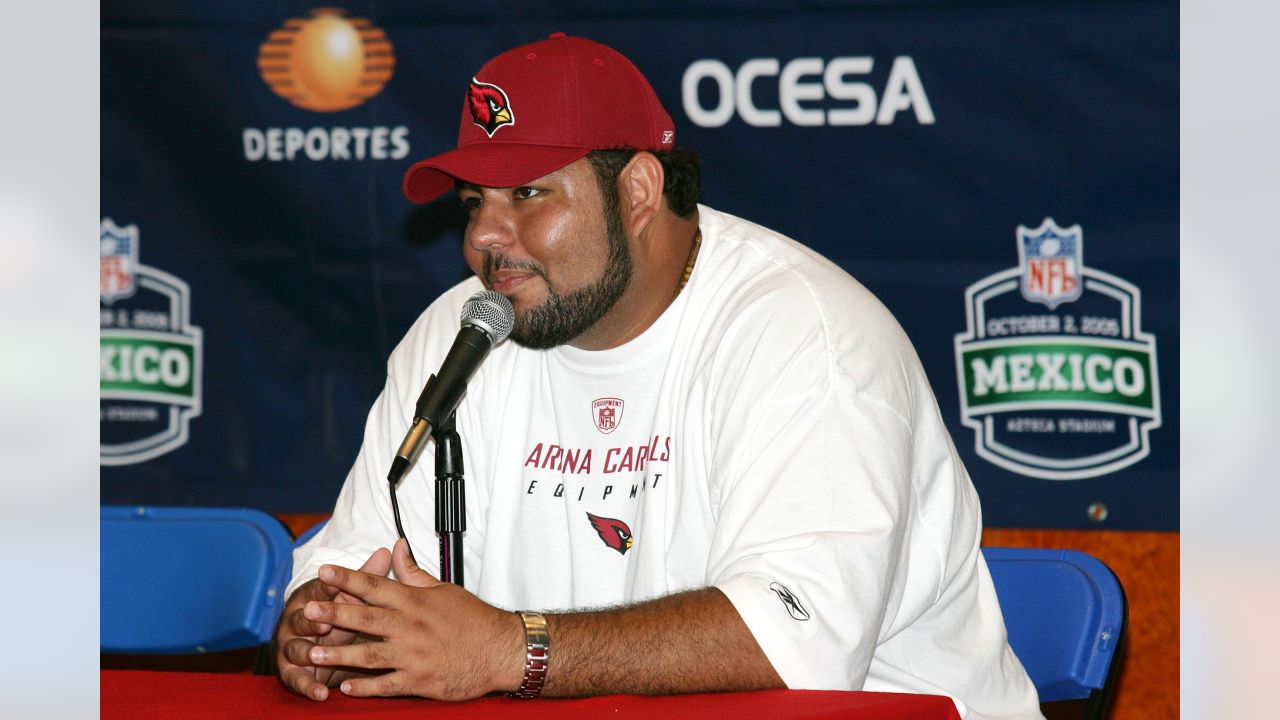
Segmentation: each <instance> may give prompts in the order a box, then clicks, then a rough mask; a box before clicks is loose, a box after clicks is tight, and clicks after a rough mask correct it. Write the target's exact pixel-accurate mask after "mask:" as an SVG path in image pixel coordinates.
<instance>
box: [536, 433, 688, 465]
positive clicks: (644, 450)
mask: <svg viewBox="0 0 1280 720" xmlns="http://www.w3.org/2000/svg"><path fill="white" fill-rule="evenodd" d="M593 454H594V456H596V457H598V456H599V455H601V454H603V456H604V461H603V464H602V465H601V468H600V471H601V472H602V473H603V474H606V475H609V474H612V473H619V472H643V471H644V466H645V464H646V463H648V462H650V461H652V462H667V461H668V460H669V459H671V436H670V435H667V436H666V437H663V436H661V435H654V436H653V439H652V440H650V441H649V443H648V444H647V445H634V446H631V445H628V446H625V447H611V448H608V449H607V450H604V451H603V453H601V452H600V449H599V448H569V447H561V446H560V445H558V444H556V443H549V442H540V443H538V444H537V445H535V446H534V447H533V450H531V451H530V452H529V456H528V457H527V458H526V459H525V461H524V466H525V467H534V468H537V469H539V470H554V471H556V472H559V473H561V474H564V475H590V474H591V472H592V465H591V463H592V460H593Z"/></svg>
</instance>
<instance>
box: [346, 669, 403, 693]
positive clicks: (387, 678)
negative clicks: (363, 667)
mask: <svg viewBox="0 0 1280 720" xmlns="http://www.w3.org/2000/svg"><path fill="white" fill-rule="evenodd" d="M408 677H409V676H408V675H407V674H406V673H404V672H403V671H399V670H397V671H396V672H389V673H387V674H385V675H377V676H375V677H367V678H347V679H346V680H343V681H342V685H341V686H339V689H341V690H342V692H343V694H345V695H350V696H352V697H400V696H403V695H410V694H412V693H410V692H409V685H408V682H407V681H408Z"/></svg>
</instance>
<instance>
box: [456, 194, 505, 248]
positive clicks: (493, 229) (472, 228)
mask: <svg viewBox="0 0 1280 720" xmlns="http://www.w3.org/2000/svg"><path fill="white" fill-rule="evenodd" d="M501 205H502V204H501V203H500V202H485V203H482V204H481V205H480V207H479V208H477V209H476V211H475V215H474V216H473V217H472V219H471V223H470V224H469V225H468V226H467V244H468V245H470V246H471V248H472V249H474V250H476V251H478V252H493V251H495V250H503V249H506V248H508V247H510V246H511V245H513V244H514V243H515V238H516V234H515V223H514V221H513V218H512V216H511V213H509V212H507V211H506V210H505V209H504V208H503V207H502V206H501Z"/></svg>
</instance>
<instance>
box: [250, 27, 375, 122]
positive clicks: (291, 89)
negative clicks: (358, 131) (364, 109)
mask: <svg viewBox="0 0 1280 720" xmlns="http://www.w3.org/2000/svg"><path fill="white" fill-rule="evenodd" d="M344 12H345V11H343V10H338V9H335V8H317V9H315V10H312V11H311V17H310V18H307V19H302V18H290V19H288V20H286V21H285V22H284V25H283V26H282V27H281V28H280V29H277V30H272V31H271V34H270V35H269V36H268V37H267V41H266V42H264V43H262V46H261V47H260V48H259V49H258V71H259V72H261V73H262V79H263V80H264V81H265V82H266V83H267V85H269V86H270V87H271V90H272V91H273V92H275V94H277V95H279V96H280V97H282V98H284V99H285V100H288V101H289V102H291V103H293V104H294V105H297V106H298V107H300V108H304V109H306V110H314V111H316V112H338V111H339V110H347V109H350V108H353V107H356V106H357V105H360V104H362V103H364V101H366V100H368V99H369V98H371V97H373V96H374V95H377V94H378V93H379V92H381V91H382V88H383V87H384V86H385V85H386V84H387V81H389V80H390V79H391V74H392V71H393V70H394V69H395V65H396V56H395V52H394V51H393V50H392V48H391V42H390V41H389V40H387V35H386V33H384V32H383V31H382V30H380V29H379V28H376V27H374V26H373V25H372V24H371V23H370V22H369V21H368V20H365V19H363V18H346V17H343V14H344Z"/></svg>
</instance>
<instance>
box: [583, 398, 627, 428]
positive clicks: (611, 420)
mask: <svg viewBox="0 0 1280 720" xmlns="http://www.w3.org/2000/svg"><path fill="white" fill-rule="evenodd" d="M624 404H625V403H623V402H622V400H620V399H618V398H599V399H596V400H593V401H591V418H592V419H593V420H595V423H596V429H597V430H599V431H600V432H602V433H604V434H605V435H608V434H609V433H611V432H613V431H614V430H616V429H618V425H620V424H621V423H622V406H623V405H624Z"/></svg>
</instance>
